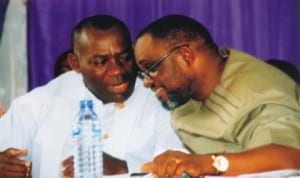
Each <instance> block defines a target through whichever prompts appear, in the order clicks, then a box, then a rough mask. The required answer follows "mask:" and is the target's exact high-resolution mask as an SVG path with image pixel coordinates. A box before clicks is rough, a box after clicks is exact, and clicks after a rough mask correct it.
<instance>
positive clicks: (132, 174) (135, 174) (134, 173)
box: [129, 172, 149, 177]
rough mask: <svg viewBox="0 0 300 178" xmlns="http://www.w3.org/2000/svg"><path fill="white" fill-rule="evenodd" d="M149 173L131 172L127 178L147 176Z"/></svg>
mask: <svg viewBox="0 0 300 178" xmlns="http://www.w3.org/2000/svg"><path fill="white" fill-rule="evenodd" d="M148 173H149V172H133V173H131V174H130V175H129V176H130V177H135V176H144V175H146V174H148Z"/></svg>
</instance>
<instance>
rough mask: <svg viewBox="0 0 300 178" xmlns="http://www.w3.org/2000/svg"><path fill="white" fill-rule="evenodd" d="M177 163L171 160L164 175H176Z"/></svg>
mask: <svg viewBox="0 0 300 178" xmlns="http://www.w3.org/2000/svg"><path fill="white" fill-rule="evenodd" d="M177 166H178V164H177V162H176V160H171V161H170V162H169V163H168V165H167V168H166V175H168V176H171V177H174V175H175V174H176V169H177Z"/></svg>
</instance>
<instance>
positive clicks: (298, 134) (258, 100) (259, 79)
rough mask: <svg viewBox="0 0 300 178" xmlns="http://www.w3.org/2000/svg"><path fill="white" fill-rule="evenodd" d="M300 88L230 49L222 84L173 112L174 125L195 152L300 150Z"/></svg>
mask: <svg viewBox="0 0 300 178" xmlns="http://www.w3.org/2000/svg"><path fill="white" fill-rule="evenodd" d="M298 95H299V86H298V85H297V84H296V83H295V82H294V81H293V80H292V79H290V78H289V77H288V76H287V75H285V74H284V73H283V72H281V71H279V70H278V69H276V68H275V67H273V66H271V65H268V64H266V63H264V62H263V61H260V60H258V59H256V58H254V57H253V56H250V55H248V54H245V53H242V52H239V51H236V50H232V49H230V55H229V58H228V59H227V62H226V65H225V68H224V71H223V74H222V77H221V81H220V82H219V84H218V86H217V87H216V88H215V90H214V91H213V93H212V94H211V95H210V97H209V98H207V99H206V100H205V101H203V102H202V101H196V100H192V99H191V100H190V101H188V102H187V103H186V104H184V105H182V106H180V107H179V108H177V109H175V110H174V111H173V112H172V126H173V127H174V129H175V130H176V132H177V134H178V135H179V136H180V138H181V140H182V142H183V143H184V144H185V146H186V147H187V148H188V149H190V151H192V152H195V153H200V154H208V153H222V152H228V153H234V152H242V151H245V150H249V149H252V148H256V147H259V146H262V145H269V144H280V145H286V146H290V147H294V148H298V149H300V104H299V96H298Z"/></svg>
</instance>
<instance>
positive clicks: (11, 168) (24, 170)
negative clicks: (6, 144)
mask: <svg viewBox="0 0 300 178" xmlns="http://www.w3.org/2000/svg"><path fill="white" fill-rule="evenodd" d="M25 155H27V150H26V149H16V148H8V149H7V150H5V151H3V152H0V177H1V178H30V177H31V163H30V161H27V160H21V159H20V158H19V157H20V156H25Z"/></svg>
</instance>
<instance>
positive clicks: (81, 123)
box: [73, 100, 103, 178]
mask: <svg viewBox="0 0 300 178" xmlns="http://www.w3.org/2000/svg"><path fill="white" fill-rule="evenodd" d="M73 139H74V144H75V146H74V177H75V178H102V177H103V158H102V157H103V155H102V130H101V122H100V119H99V118H98V117H97V114H96V113H95V112H94V110H93V102H92V101H91V100H81V101H80V111H79V113H78V116H77V118H76V121H75V124H74V128H73Z"/></svg>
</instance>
